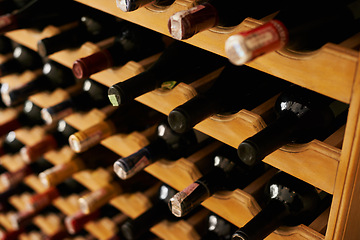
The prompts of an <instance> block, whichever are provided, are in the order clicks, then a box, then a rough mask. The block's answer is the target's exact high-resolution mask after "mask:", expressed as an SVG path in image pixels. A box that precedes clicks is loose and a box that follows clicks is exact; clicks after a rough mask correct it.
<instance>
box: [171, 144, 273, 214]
mask: <svg viewBox="0 0 360 240" xmlns="http://www.w3.org/2000/svg"><path fill="white" fill-rule="evenodd" d="M236 158H238V157H237V153H236V149H234V148H232V147H230V146H225V147H222V148H221V149H220V150H218V152H217V153H216V154H215V156H214V158H213V161H214V162H213V167H212V169H211V170H209V171H208V172H207V173H206V174H204V175H203V176H202V177H201V178H199V179H197V180H196V181H195V182H193V183H192V184H190V185H189V186H187V187H186V188H185V189H183V190H182V191H180V192H177V193H176V194H175V195H174V196H173V197H172V198H170V201H169V208H170V210H171V212H172V214H174V215H175V216H176V217H183V216H185V215H187V214H188V213H189V212H191V211H192V210H193V209H194V208H196V207H197V206H199V205H200V204H201V203H202V202H203V201H205V200H206V199H208V198H209V197H211V196H212V195H213V194H214V193H216V192H219V191H233V190H235V189H236V188H240V189H242V188H244V187H246V186H247V185H248V184H249V183H251V182H252V181H253V180H254V179H256V178H257V177H259V176H260V175H261V174H263V173H264V171H265V169H266V167H265V166H264V165H263V164H262V165H257V166H256V167H254V168H249V167H247V166H246V165H245V164H242V165H240V164H237V163H236V162H235V161H236ZM234 159H235V160H234ZM237 162H239V161H238V160H237Z"/></svg>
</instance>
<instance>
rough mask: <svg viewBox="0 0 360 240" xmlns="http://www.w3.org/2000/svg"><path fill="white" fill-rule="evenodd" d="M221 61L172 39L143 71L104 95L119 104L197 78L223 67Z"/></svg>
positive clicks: (113, 86) (217, 57)
mask: <svg viewBox="0 0 360 240" xmlns="http://www.w3.org/2000/svg"><path fill="white" fill-rule="evenodd" d="M225 62H226V60H225V58H223V57H221V56H219V55H216V54H214V53H211V52H208V51H206V50H203V49H200V48H198V47H195V46H192V45H190V44H187V43H184V42H180V41H175V42H174V43H172V44H170V45H169V46H168V47H167V48H166V49H165V50H164V52H163V53H162V54H161V56H160V57H159V58H158V60H157V61H156V62H155V63H154V64H152V65H151V66H150V67H149V68H148V69H146V70H145V71H144V72H142V73H140V74H137V75H136V76H134V77H131V78H129V79H127V80H125V81H123V82H119V83H116V84H114V85H112V86H111V87H110V88H109V91H108V96H109V99H110V102H111V103H112V105H113V106H119V105H120V104H124V103H127V102H129V101H131V100H133V99H135V98H137V97H138V96H141V95H143V94H145V93H147V92H150V91H152V90H155V89H157V88H161V87H162V88H167V89H172V88H174V87H175V86H176V85H177V84H178V83H179V82H184V83H190V82H193V81H195V80H198V79H199V78H201V77H203V76H206V75H208V74H209V73H211V72H214V71H215V70H217V69H219V68H221V67H223V66H224V65H225Z"/></svg>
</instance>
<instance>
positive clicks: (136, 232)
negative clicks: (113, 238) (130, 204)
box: [120, 184, 176, 240]
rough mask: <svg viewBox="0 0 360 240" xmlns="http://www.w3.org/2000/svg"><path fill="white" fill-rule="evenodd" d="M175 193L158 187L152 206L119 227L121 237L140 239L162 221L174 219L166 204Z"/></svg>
mask: <svg viewBox="0 0 360 240" xmlns="http://www.w3.org/2000/svg"><path fill="white" fill-rule="evenodd" d="M175 193H176V191H175V189H173V188H172V187H170V186H168V185H167V184H162V185H161V186H160V187H159V190H158V193H157V196H156V197H157V198H156V199H154V200H153V205H152V207H150V208H149V209H148V210H147V211H145V212H144V213H142V214H141V215H140V216H138V217H136V218H134V219H128V220H126V221H125V222H124V224H122V225H121V227H120V229H121V232H122V235H123V236H124V237H125V239H127V240H136V239H141V237H142V236H143V234H146V233H147V232H148V231H149V229H150V228H151V227H152V226H154V225H156V224H157V223H159V222H160V221H162V220H164V219H170V220H171V219H174V216H173V215H172V214H171V212H170V211H169V208H168V206H167V202H168V201H169V199H170V198H171V197H172V196H173V195H174V194H175Z"/></svg>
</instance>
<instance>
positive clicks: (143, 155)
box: [114, 138, 167, 179]
mask: <svg viewBox="0 0 360 240" xmlns="http://www.w3.org/2000/svg"><path fill="white" fill-rule="evenodd" d="M166 152H167V145H166V142H165V141H164V140H163V139H161V138H157V139H156V140H154V141H153V142H151V143H150V144H149V145H147V146H146V147H144V148H142V149H140V150H139V151H137V152H135V153H133V154H131V155H130V156H128V157H124V158H120V159H118V160H117V161H116V162H115V163H114V171H115V173H116V174H117V175H118V176H119V177H120V178H121V179H127V178H130V177H132V176H133V175H135V174H136V173H138V172H140V171H141V170H142V169H144V168H145V167H146V166H148V165H150V164H151V163H152V162H154V161H155V160H157V159H159V158H160V157H161V156H162V155H163V154H166Z"/></svg>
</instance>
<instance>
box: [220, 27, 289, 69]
mask: <svg viewBox="0 0 360 240" xmlns="http://www.w3.org/2000/svg"><path fill="white" fill-rule="evenodd" d="M288 38H289V37H288V31H287V30H286V27H285V26H284V25H283V24H282V23H281V22H280V21H278V20H271V21H269V22H267V23H265V24H264V25H262V26H260V27H257V28H255V29H251V30H249V31H245V32H240V33H238V34H235V35H233V36H231V37H229V38H228V40H227V41H226V44H225V51H226V54H227V56H228V58H229V60H230V61H231V62H233V63H234V64H236V65H242V64H244V63H246V62H248V61H250V60H252V59H254V58H256V57H258V56H261V55H263V54H265V53H269V52H273V51H276V50H279V49H281V48H282V47H284V46H285V45H286V43H287V42H288Z"/></svg>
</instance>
